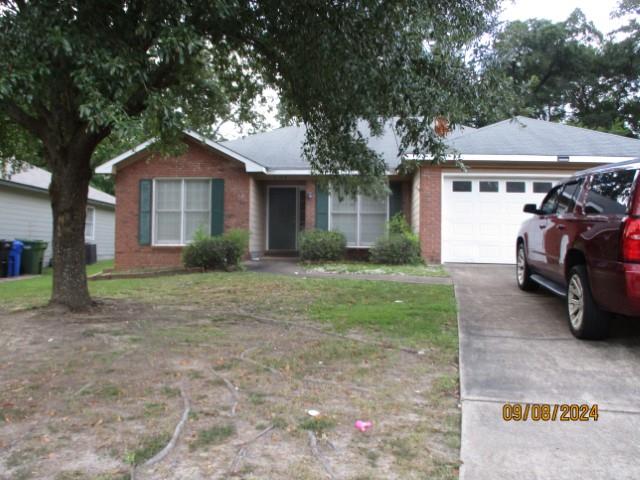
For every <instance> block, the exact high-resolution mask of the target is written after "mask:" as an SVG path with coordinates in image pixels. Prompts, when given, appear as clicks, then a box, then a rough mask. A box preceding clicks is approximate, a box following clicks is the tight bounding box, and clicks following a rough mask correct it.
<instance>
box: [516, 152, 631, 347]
mask: <svg viewBox="0 0 640 480" xmlns="http://www.w3.org/2000/svg"><path fill="white" fill-rule="evenodd" d="M638 170H640V159H636V160H631V161H627V162H621V163H616V164H611V165H607V166H604V167H598V168H593V169H590V170H585V171H582V172H579V173H577V174H576V175H575V176H573V177H572V178H571V179H569V180H567V181H566V182H564V183H562V184H560V185H558V186H556V187H554V188H552V189H551V191H550V192H549V193H548V194H547V196H546V197H545V199H544V200H543V202H542V204H541V205H540V207H539V208H538V206H536V205H534V204H527V205H525V206H524V211H525V212H527V213H532V214H533V215H534V216H533V217H532V218H530V219H529V220H527V221H526V222H524V223H523V225H522V227H521V228H520V233H519V234H518V240H517V245H516V252H517V253H516V255H517V257H516V258H517V266H516V274H517V275H516V278H517V281H518V286H519V287H520V288H521V289H522V290H533V289H535V288H537V287H538V286H539V285H541V286H543V287H545V288H547V289H549V290H551V291H552V292H554V293H556V294H558V295H560V296H562V297H565V298H566V302H567V317H568V320H569V327H570V329H571V332H572V333H573V334H574V335H575V336H576V337H578V338H584V339H600V338H604V337H606V336H607V333H608V317H609V315H610V314H611V313H616V314H622V315H627V316H634V317H637V316H640V191H639V190H640V189H638V188H636V185H637V184H638V181H639V175H638Z"/></svg>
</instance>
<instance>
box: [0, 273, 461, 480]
mask: <svg viewBox="0 0 640 480" xmlns="http://www.w3.org/2000/svg"><path fill="white" fill-rule="evenodd" d="M101 284H106V285H104V286H94V288H101V289H103V291H102V293H103V295H106V294H109V296H111V297H118V298H119V300H117V301H116V300H109V301H106V302H105V304H104V305H103V306H102V308H101V309H100V311H98V312H96V313H94V314H92V315H66V316H60V315H59V314H57V313H56V312H55V311H51V310H48V309H36V310H27V311H20V312H13V313H5V314H2V315H0V326H1V327H2V329H1V331H0V346H1V348H0V372H1V375H0V478H12V479H13V478H19V479H20V478H22V479H29V478H33V479H35V478H37V479H41V478H42V479H54V480H60V479H62V480H64V479H76V478H77V479H80V478H82V479H84V478H88V479H96V480H116V479H124V478H128V475H129V469H130V465H131V464H138V465H139V464H141V463H143V461H144V460H145V459H147V458H150V457H151V456H153V455H154V454H155V453H156V452H157V451H158V450H159V449H161V448H162V446H163V444H164V443H165V442H166V441H167V439H168V437H170V435H171V433H172V432H173V429H174V428H175V425H176V423H177V422H178V420H179V418H180V415H181V413H182V399H181V396H180V386H182V387H183V388H184V390H185V391H186V392H187V393H188V395H189V397H190V403H191V409H192V411H191V414H190V417H189V420H188V422H187V424H186V427H185V430H184V433H183V435H182V438H180V441H179V442H178V445H177V447H176V449H175V450H174V451H173V452H171V454H170V455H169V457H167V458H166V459H165V460H164V461H162V462H160V463H159V464H157V465H155V466H153V467H151V468H142V467H140V468H139V471H138V475H137V478H153V479H166V478H189V479H201V478H202V479H205V478H206V479H210V478H246V479H259V478H260V479H264V478H269V479H278V478H281V479H289V478H296V479H323V478H326V473H325V470H323V467H322V465H321V464H320V462H319V461H318V459H317V458H316V457H314V455H312V453H311V451H310V448H309V441H308V436H307V433H308V431H313V432H315V434H316V435H317V438H318V445H317V448H318V449H319V450H320V451H321V453H322V455H323V457H324V459H326V461H327V462H328V463H329V464H330V466H331V470H332V471H333V472H334V473H335V476H336V478H345V479H356V478H361V479H364V478H367V479H376V478H379V479H393V478H398V479H411V478H435V479H438V478H443V479H445V478H447V479H448V478H457V468H458V450H459V410H458V409H457V401H458V399H457V367H456V355H457V354H456V352H457V349H456V346H455V340H456V337H455V315H454V310H453V306H452V305H453V300H452V298H453V297H452V293H451V290H450V287H444V286H423V285H401V286H398V285H389V284H386V283H382V282H358V281H348V280H345V281H335V280H329V279H327V280H324V279H322V280H313V281H311V280H303V279H288V278H283V277H270V276H258V275H250V274H233V275H225V274H209V275H197V276H196V275H191V276H184V277H171V278H168V279H153V280H144V281H138V282H134V281H129V280H127V281H123V282H120V283H112V284H109V282H101ZM0 288H1V287H0ZM134 298H135V300H134ZM393 299H401V300H402V303H395V300H393ZM22 301H23V300H21V299H19V300H16V299H14V303H13V304H11V308H14V307H15V302H22ZM430 305H431V306H434V308H431V309H429V306H430ZM240 309H241V310H242V311H244V312H254V313H259V314H261V315H269V316H271V317H274V318H276V319H284V320H288V321H294V322H297V325H299V327H298V326H293V327H292V326H290V325H285V324H265V323H260V322H255V321H253V320H251V319H250V318H247V317H244V316H239V315H237V314H235V313H234V312H237V311H238V310H240ZM350 310H351V311H353V314H352V315H350V314H349V311H350ZM369 312H377V313H375V315H370V314H369ZM381 312H383V313H381ZM384 312H386V313H384ZM372 318H373V320H372ZM392 320H393V321H392ZM394 322H395V325H394V324H393V323H394ZM312 324H314V325H315V326H318V325H320V326H325V327H326V328H327V329H330V330H332V329H333V328H335V327H338V328H339V331H341V332H343V333H345V334H348V335H354V336H357V337H358V338H360V339H376V340H380V339H384V340H390V341H392V342H396V343H397V344H403V345H404V344H411V345H415V346H417V347H419V348H421V349H423V350H424V355H411V354H408V353H406V352H401V351H398V350H393V349H382V348H379V347H377V346H376V345H371V344H366V343H361V342H353V341H350V340H347V339H342V338H338V337H333V336H328V335H323V334H322V333H321V332H319V331H317V330H315V329H305V328H304V326H305V325H312ZM332 331H335V330H332ZM228 382H230V383H231V384H232V385H233V386H235V387H237V390H236V391H235V395H234V394H233V392H232V391H230V389H229V384H228ZM235 397H237V398H235ZM236 401H237V408H236V411H235V415H232V411H231V407H232V405H233V404H234V402H236ZM309 409H317V410H319V411H320V412H321V414H320V416H319V417H318V418H317V419H313V420H312V419H311V417H309V415H308V414H307V411H308V410H309ZM357 419H364V420H371V421H373V423H374V426H373V429H372V430H370V431H369V432H366V433H360V432H359V431H357V430H356V429H355V428H354V427H353V423H354V422H355V420H357ZM270 426H273V427H274V428H273V429H271V430H270V431H269V432H268V433H266V434H264V435H263V436H261V437H260V438H258V439H256V440H253V439H254V438H255V437H256V435H258V434H259V433H260V432H261V431H263V430H264V429H267V428H269V427H270ZM247 442H248V443H247ZM241 450H242V452H241ZM240 452H241V453H242V455H240V456H239V453H240ZM232 465H234V472H231V471H230V470H231V466H232Z"/></svg>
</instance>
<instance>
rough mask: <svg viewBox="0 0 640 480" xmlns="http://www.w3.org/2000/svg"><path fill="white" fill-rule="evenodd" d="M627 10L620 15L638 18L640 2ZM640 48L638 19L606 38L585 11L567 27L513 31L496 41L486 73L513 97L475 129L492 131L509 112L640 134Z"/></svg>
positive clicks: (535, 25)
mask: <svg viewBox="0 0 640 480" xmlns="http://www.w3.org/2000/svg"><path fill="white" fill-rule="evenodd" d="M634 2H635V3H634ZM624 3H625V6H624V8H625V10H622V7H621V8H620V10H619V11H620V12H621V13H620V14H622V12H623V11H624V12H629V11H632V9H633V6H632V4H636V5H637V0H628V1H626V2H624ZM636 8H637V7H636ZM629 9H631V10H629ZM639 40H640V34H639V30H638V28H637V22H636V20H635V19H633V18H632V19H631V20H630V23H629V25H628V26H626V27H624V28H623V29H621V30H620V31H618V32H614V34H612V35H609V36H607V37H605V36H603V35H602V33H601V32H599V31H598V30H597V29H596V28H595V26H594V25H593V23H591V22H589V21H588V20H587V19H586V18H585V16H584V14H583V13H582V12H581V11H580V10H576V11H574V12H573V13H572V14H571V15H570V16H569V18H568V19H567V20H565V21H563V22H557V23H554V22H551V21H549V20H541V19H530V20H527V21H516V22H509V23H507V24H505V25H504V26H503V27H502V28H501V29H499V30H498V32H497V33H496V34H495V35H494V37H493V40H492V44H491V46H490V48H489V52H488V54H487V55H485V56H484V60H483V64H482V65H483V71H484V72H491V73H492V74H493V75H494V76H497V77H502V79H503V83H502V86H503V87H504V82H505V81H506V83H508V84H509V89H508V90H510V91H511V94H510V95H509V94H507V95H506V96H505V97H504V98H503V99H502V100H498V101H497V103H496V104H497V105H498V106H499V107H500V108H496V109H494V110H493V111H492V112H489V113H488V115H486V116H484V117H483V116H478V118H477V119H475V123H476V124H478V125H483V124H486V123H491V122H493V121H496V120H499V119H501V118H499V117H502V118H504V116H503V115H504V112H505V111H509V112H517V113H523V114H525V115H530V116H534V117H537V118H542V119H546V120H555V121H563V122H567V123H573V124H576V125H580V126H584V127H587V128H593V129H597V130H603V131H608V132H612V133H618V134H622V135H630V136H634V135H638V134H640V129H639V128H638V127H639V126H640V125H639V123H638V116H637V114H638V112H639V104H638V100H639V93H640V90H639V88H638V87H639V85H638V80H639V79H640V60H639V59H640V56H639V55H638V52H639V51H640V41H639Z"/></svg>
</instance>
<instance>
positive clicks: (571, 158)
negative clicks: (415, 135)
mask: <svg viewBox="0 0 640 480" xmlns="http://www.w3.org/2000/svg"><path fill="white" fill-rule="evenodd" d="M405 158H406V159H407V160H413V161H424V162H427V161H433V159H434V158H433V157H432V156H430V155H406V156H405ZM633 158H635V157H633V156H620V157H614V156H598V155H562V154H560V155H487V154H460V155H458V156H457V157H456V156H454V155H447V157H446V160H447V161H453V160H460V161H462V162H465V161H466V162H500V163H501V162H505V163H515V162H522V163H554V164H559V165H562V164H568V163H569V164H570V163H614V162H622V161H625V160H632V159H633Z"/></svg>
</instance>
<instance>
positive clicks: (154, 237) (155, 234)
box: [151, 177, 212, 247]
mask: <svg viewBox="0 0 640 480" xmlns="http://www.w3.org/2000/svg"><path fill="white" fill-rule="evenodd" d="M178 180H179V181H180V182H181V185H180V242H179V243H158V222H157V221H156V213H157V212H156V193H157V190H156V183H157V182H163V181H178ZM189 180H200V181H202V180H208V181H209V195H208V199H209V210H208V211H209V222H208V223H207V230H208V233H209V234H210V233H211V210H212V205H211V179H210V178H206V177H158V178H154V179H153V193H152V195H151V233H152V235H151V237H152V239H151V245H152V246H153V247H184V246H186V245H189V244H190V243H191V240H189V241H188V242H185V241H184V223H185V218H186V217H185V213H187V210H186V209H185V207H186V203H187V202H186V194H187V189H186V188H185V183H186V182H187V181H189ZM198 211H201V212H204V210H189V212H198Z"/></svg>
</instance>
